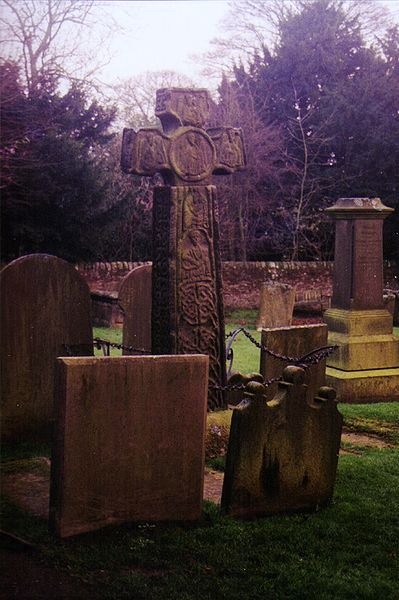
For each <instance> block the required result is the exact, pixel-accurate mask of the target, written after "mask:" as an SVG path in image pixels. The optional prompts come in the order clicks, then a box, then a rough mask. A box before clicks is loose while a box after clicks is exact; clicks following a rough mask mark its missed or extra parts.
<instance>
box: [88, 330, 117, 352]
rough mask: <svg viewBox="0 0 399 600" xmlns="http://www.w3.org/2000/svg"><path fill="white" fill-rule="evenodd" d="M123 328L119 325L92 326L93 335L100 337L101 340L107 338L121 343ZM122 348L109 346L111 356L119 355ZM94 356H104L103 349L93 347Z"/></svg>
mask: <svg viewBox="0 0 399 600" xmlns="http://www.w3.org/2000/svg"><path fill="white" fill-rule="evenodd" d="M122 334H123V330H122V328H121V327H93V337H94V338H101V339H102V340H108V341H109V342H114V343H117V344H121V343H122ZM121 354H122V350H118V349H117V348H111V356H121ZM94 355H95V356H104V354H103V351H102V350H101V349H98V348H96V347H95V348H94Z"/></svg>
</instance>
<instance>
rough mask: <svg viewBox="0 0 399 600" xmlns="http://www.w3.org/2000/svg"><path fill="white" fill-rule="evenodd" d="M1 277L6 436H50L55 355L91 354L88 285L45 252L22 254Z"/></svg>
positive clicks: (14, 439) (10, 438) (5, 439)
mask: <svg viewBox="0 0 399 600" xmlns="http://www.w3.org/2000/svg"><path fill="white" fill-rule="evenodd" d="M0 280H1V332H0V335H1V377H2V382H1V405H2V406H1V434H2V440H3V442H18V441H23V440H25V439H27V438H37V439H44V440H49V439H50V437H51V428H52V424H53V396H54V364H55V359H56V357H57V356H65V355H66V354H68V353H70V354H73V355H75V356H84V355H86V356H90V355H92V354H93V335H92V328H91V321H90V292H89V288H88V286H87V284H86V282H85V281H84V280H83V279H82V277H81V276H80V275H79V273H78V272H77V271H76V269H74V267H73V266H72V265H71V264H69V263H67V262H66V261H64V260H61V259H60V258H56V257H55V256H49V255H46V254H32V255H29V256H23V257H21V258H18V259H17V260H15V261H13V262H11V263H10V264H9V265H7V266H6V267H5V268H4V269H3V270H2V271H1V274H0Z"/></svg>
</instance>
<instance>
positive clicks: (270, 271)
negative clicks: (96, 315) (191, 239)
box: [75, 261, 333, 280]
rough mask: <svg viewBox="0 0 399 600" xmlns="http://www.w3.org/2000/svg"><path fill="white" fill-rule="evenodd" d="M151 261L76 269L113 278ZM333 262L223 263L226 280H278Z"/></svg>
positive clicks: (323, 268) (86, 274) (329, 266)
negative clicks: (252, 277) (238, 278)
mask: <svg viewBox="0 0 399 600" xmlns="http://www.w3.org/2000/svg"><path fill="white" fill-rule="evenodd" d="M150 264H151V261H144V262H128V261H118V262H95V263H78V264H77V265H75V267H76V269H77V270H78V271H79V273H81V275H83V276H84V277H87V278H93V279H97V278H102V277H108V278H113V277H117V276H122V277H124V276H125V275H126V274H127V273H129V271H131V270H132V269H134V268H135V267H139V266H140V265H150ZM332 268H333V262H332V261H331V262H326V261H313V262H312V261H308V262H306V261H297V262H290V261H275V262H265V261H259V262H258V261H257V262H255V261H254V262H250V261H248V262H242V261H236V262H234V261H225V262H223V263H222V270H223V277H224V278H225V279H226V280H229V279H232V278H236V277H237V276H239V277H242V276H243V274H245V275H248V276H254V275H255V276H256V277H258V276H259V275H261V276H262V277H266V278H267V279H273V280H277V279H278V278H279V276H280V275H282V274H284V273H303V271H304V270H305V271H307V270H309V271H313V272H315V273H316V272H317V273H322V272H324V271H326V272H328V273H332Z"/></svg>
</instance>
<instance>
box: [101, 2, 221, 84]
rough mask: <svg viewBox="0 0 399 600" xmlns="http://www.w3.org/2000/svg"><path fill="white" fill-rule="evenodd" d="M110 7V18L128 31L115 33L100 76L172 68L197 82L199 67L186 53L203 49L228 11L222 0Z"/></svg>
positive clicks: (108, 80)
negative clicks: (109, 59)
mask: <svg viewBox="0 0 399 600" xmlns="http://www.w3.org/2000/svg"><path fill="white" fill-rule="evenodd" d="M111 6H112V14H113V16H114V18H115V19H116V20H117V21H120V22H122V24H124V25H125V27H126V29H127V30H128V31H129V34H127V35H124V36H122V35H117V36H115V37H114V40H113V42H112V44H111V51H112V53H113V55H114V57H113V58H112V60H111V62H110V63H109V65H108V66H107V67H105V68H104V70H103V77H102V79H105V80H106V81H107V82H110V81H111V80H112V79H116V78H127V77H130V76H132V75H137V74H139V73H142V72H144V71H158V70H172V71H178V72H180V73H184V74H185V75H187V76H189V77H191V78H193V79H194V80H198V82H199V83H200V81H201V78H200V75H199V71H200V67H199V66H198V65H196V64H195V63H194V62H193V61H191V60H190V54H194V53H203V52H206V51H207V50H209V42H210V40H211V39H212V38H214V37H216V36H218V35H220V30H219V29H218V23H219V22H220V20H221V19H222V18H223V16H224V15H225V14H226V12H227V9H228V2H227V0H178V1H176V0H173V1H172V0H151V1H144V2H141V1H134V2H133V1H129V0H126V1H124V2H123V1H122V2H121V1H118V2H112V5H111ZM130 32H131V33H130Z"/></svg>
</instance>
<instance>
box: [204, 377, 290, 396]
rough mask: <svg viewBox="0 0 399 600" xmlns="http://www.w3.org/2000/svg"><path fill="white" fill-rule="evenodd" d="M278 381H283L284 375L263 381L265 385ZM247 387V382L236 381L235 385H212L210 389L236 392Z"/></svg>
mask: <svg viewBox="0 0 399 600" xmlns="http://www.w3.org/2000/svg"><path fill="white" fill-rule="evenodd" d="M278 381H283V376H282V375H280V377H272V378H271V379H265V380H264V381H263V382H262V385H264V386H265V387H267V386H269V385H272V383H276V382H278ZM246 387H247V384H246V383H236V384H235V385H229V384H227V385H218V384H215V385H210V386H209V389H210V390H218V391H220V392H234V391H239V390H245V389H246Z"/></svg>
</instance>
